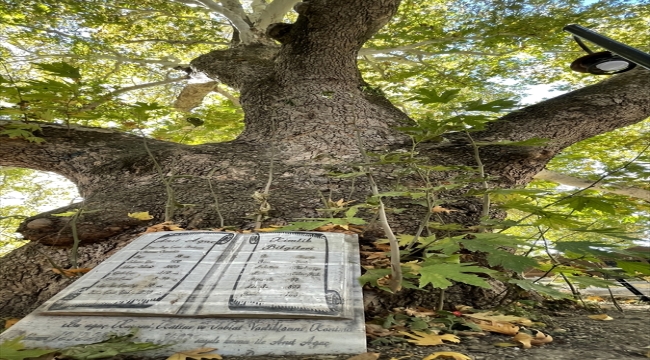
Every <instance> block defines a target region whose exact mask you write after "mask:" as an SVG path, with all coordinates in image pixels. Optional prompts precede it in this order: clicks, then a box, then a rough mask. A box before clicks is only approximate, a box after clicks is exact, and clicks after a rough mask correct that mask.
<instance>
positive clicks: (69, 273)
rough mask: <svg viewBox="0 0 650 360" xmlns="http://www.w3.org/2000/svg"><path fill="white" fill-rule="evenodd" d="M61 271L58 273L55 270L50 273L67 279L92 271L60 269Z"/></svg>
mask: <svg viewBox="0 0 650 360" xmlns="http://www.w3.org/2000/svg"><path fill="white" fill-rule="evenodd" d="M62 270H63V271H59V269H56V268H55V269H52V272H53V273H55V274H59V275H64V276H67V277H73V276H81V275H83V274H85V273H87V272H89V271H90V270H92V268H80V269H62Z"/></svg>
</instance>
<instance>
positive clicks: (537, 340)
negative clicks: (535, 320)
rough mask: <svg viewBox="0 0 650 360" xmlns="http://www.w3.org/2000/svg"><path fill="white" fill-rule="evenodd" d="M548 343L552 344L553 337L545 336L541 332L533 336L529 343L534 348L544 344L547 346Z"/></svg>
mask: <svg viewBox="0 0 650 360" xmlns="http://www.w3.org/2000/svg"><path fill="white" fill-rule="evenodd" d="M550 342H553V337H552V336H551V335H546V334H544V333H543V332H541V331H538V332H537V334H535V337H534V338H533V340H532V341H531V344H533V345H535V346H540V345H544V344H548V343H550Z"/></svg>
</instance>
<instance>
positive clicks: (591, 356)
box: [224, 306, 650, 360]
mask: <svg viewBox="0 0 650 360" xmlns="http://www.w3.org/2000/svg"><path fill="white" fill-rule="evenodd" d="M606 313H607V314H609V315H610V316H611V317H613V318H614V319H613V320H611V321H599V320H592V319H590V318H588V317H587V315H588V313H576V312H555V313H550V314H549V315H550V316H549V317H548V322H549V325H550V326H549V327H548V328H547V329H543V331H544V332H547V333H550V334H551V335H552V336H553V339H554V340H553V342H552V343H550V344H548V345H545V346H541V347H534V348H532V349H521V348H514V347H508V348H503V347H496V346H494V344H495V343H501V342H508V341H509V340H510V337H509V336H505V335H488V336H484V337H461V342H460V343H459V344H450V345H441V346H412V345H410V344H397V345H395V346H379V347H377V346H372V345H370V346H369V347H368V351H371V352H377V353H380V354H381V355H380V356H379V359H378V360H391V359H399V360H402V359H404V360H406V359H423V358H425V357H426V356H428V355H430V354H431V353H434V352H438V351H453V352H458V353H462V354H465V355H467V356H469V358H470V359H472V360H502V359H517V360H627V359H648V356H647V354H648V352H649V351H650V348H649V347H648V346H650V307H648V306H635V307H633V309H625V311H624V312H623V313H620V312H618V311H616V310H606ZM349 358H350V356H327V355H321V356H257V357H243V356H224V360H262V359H265V360H266V359H269V360H271V359H284V360H347V359H349ZM442 359H444V358H442Z"/></svg>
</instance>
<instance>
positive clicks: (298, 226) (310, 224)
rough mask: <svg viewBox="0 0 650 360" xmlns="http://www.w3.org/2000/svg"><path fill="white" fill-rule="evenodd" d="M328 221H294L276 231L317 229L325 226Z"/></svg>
mask: <svg viewBox="0 0 650 360" xmlns="http://www.w3.org/2000/svg"><path fill="white" fill-rule="evenodd" d="M330 222H331V221H330V220H320V221H296V222H293V223H291V225H287V226H283V227H281V228H279V229H278V231H289V230H313V229H316V228H317V227H320V226H323V225H327V224H329V223H330Z"/></svg>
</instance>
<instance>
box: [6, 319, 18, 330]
mask: <svg viewBox="0 0 650 360" xmlns="http://www.w3.org/2000/svg"><path fill="white" fill-rule="evenodd" d="M18 321H20V319H18V318H11V319H7V320H5V329H9V328H10V327H12V326H14V324H16V323H17V322H18Z"/></svg>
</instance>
